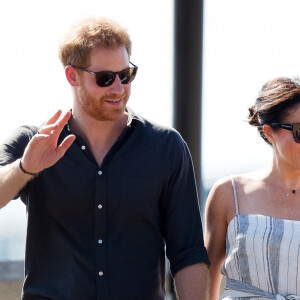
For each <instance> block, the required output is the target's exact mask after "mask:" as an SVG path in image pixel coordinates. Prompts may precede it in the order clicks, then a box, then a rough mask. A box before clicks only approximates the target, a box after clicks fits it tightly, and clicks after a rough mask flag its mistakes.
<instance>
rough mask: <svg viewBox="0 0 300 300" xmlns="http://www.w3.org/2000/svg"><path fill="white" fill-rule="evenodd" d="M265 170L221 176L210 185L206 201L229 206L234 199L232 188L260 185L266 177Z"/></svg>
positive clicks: (250, 187)
mask: <svg viewBox="0 0 300 300" xmlns="http://www.w3.org/2000/svg"><path fill="white" fill-rule="evenodd" d="M266 174H267V171H266V170H257V171H253V172H248V173H242V174H237V175H229V176H226V177H221V178H220V179H218V180H217V181H216V182H215V183H214V184H213V186H212V188H211V190H210V193H209V196H208V201H213V202H216V204H217V205H221V206H225V205H226V204H228V203H229V205H230V206H231V205H232V203H233V201H232V199H234V189H239V190H241V189H242V190H247V189H252V188H253V187H255V186H258V185H260V183H261V182H262V181H263V179H264V178H265V177H266Z"/></svg>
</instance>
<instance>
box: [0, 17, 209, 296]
mask: <svg viewBox="0 0 300 300" xmlns="http://www.w3.org/2000/svg"><path fill="white" fill-rule="evenodd" d="M130 54H131V41H130V38H129V36H128V34H127V32H126V30H125V29H124V28H122V27H121V26H119V25H118V24H116V23H114V22H112V21H109V20H106V19H94V18H91V19H85V20H83V21H82V22H81V23H79V24H78V25H77V26H75V27H74V28H73V29H72V30H71V31H70V32H69V34H68V35H67V36H66V37H65V39H64V40H63V42H62V43H61V45H60V59H61V62H62V64H63V66H64V67H65V74H66V78H67V80H68V82H69V84H70V85H71V87H72V90H73V95H74V97H73V105H72V110H71V111H69V112H67V113H65V114H64V115H63V116H61V111H58V112H57V113H56V114H55V115H54V116H53V117H51V118H50V119H49V120H48V121H47V122H46V123H45V124H44V125H43V126H42V127H39V128H38V127H35V126H24V127H21V128H19V129H18V130H17V131H16V132H15V133H14V134H13V136H12V137H11V138H10V139H9V140H8V141H7V143H5V144H4V145H3V146H2V147H1V149H0V163H1V165H2V167H1V168H0V178H1V179H0V180H1V183H0V205H1V207H2V206H4V205H6V203H8V202H9V201H10V199H12V198H17V197H21V199H22V201H23V202H24V203H25V204H26V206H27V212H28V230H27V242H26V256H25V282H24V288H23V298H22V299H23V300H38V299H53V300H54V299H55V300H60V299H61V300H62V299H68V300H70V299H72V300H89V299H101V300H102V299H103V300H104V299H111V300H122V299H124V300H129V299H130V300H132V299H143V300H145V299H146V300H147V299H149V300H150V299H153V300H154V299H155V300H159V299H164V297H165V288H164V283H165V282H164V281H165V279H164V278H165V250H164V249H165V247H166V254H167V257H168V258H169V260H170V266H171V272H172V275H173V276H174V278H175V284H176V289H177V293H178V297H179V299H180V300H185V299H187V300H193V299H199V300H200V299H201V300H202V299H207V298H206V297H207V295H206V293H207V289H206V285H207V275H208V271H207V264H208V258H207V253H206V250H205V248H204V246H203V237H202V227H201V220H200V214H199V208H198V202H197V192H196V187H195V181H194V174H193V167H192V162H191V158H190V154H189V151H188V149H187V146H186V144H185V142H184V141H183V140H182V138H181V137H180V135H179V134H178V133H177V132H176V131H175V130H173V129H170V128H163V127H161V126H158V125H155V124H153V123H151V122H149V121H147V120H145V119H144V118H142V117H141V116H139V115H137V114H135V113H133V112H132V111H131V110H130V109H129V108H128V107H127V101H128V99H129V96H130V89H131V81H132V80H133V79H134V77H135V75H136V72H137V67H136V66H135V65H134V64H133V63H131V62H130V61H129V57H130Z"/></svg>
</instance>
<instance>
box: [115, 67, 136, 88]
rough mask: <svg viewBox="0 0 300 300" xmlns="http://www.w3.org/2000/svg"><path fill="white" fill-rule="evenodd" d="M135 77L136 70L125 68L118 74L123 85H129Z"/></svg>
mask: <svg viewBox="0 0 300 300" xmlns="http://www.w3.org/2000/svg"><path fill="white" fill-rule="evenodd" d="M135 75H136V68H126V69H124V70H123V71H121V72H120V73H119V77H120V80H121V82H122V83H123V84H128V83H130V82H131V81H132V80H133V79H134V78H135Z"/></svg>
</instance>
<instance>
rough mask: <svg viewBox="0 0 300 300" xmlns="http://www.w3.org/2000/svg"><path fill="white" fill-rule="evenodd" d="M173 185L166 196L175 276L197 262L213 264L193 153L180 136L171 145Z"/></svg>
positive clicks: (167, 235) (169, 253)
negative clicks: (205, 237) (199, 196)
mask: <svg viewBox="0 0 300 300" xmlns="http://www.w3.org/2000/svg"><path fill="white" fill-rule="evenodd" d="M169 152H170V153H169V158H170V160H169V170H170V171H169V185H168V189H167V193H166V196H165V199H164V205H163V212H164V218H163V219H164V220H165V221H164V234H165V239H166V254H167V257H168V259H169V261H170V269H171V273H172V275H173V276H175V273H176V272H178V271H179V270H180V269H182V268H184V267H187V266H189V265H192V264H196V263H200V262H203V263H206V264H209V260H208V255H207V251H206V249H205V247H204V241H203V232H202V223H201V215H200V209H199V203H198V195H197V188H196V182H195V176H194V168H193V164H192V159H191V155H190V152H189V149H188V147H187V145H186V143H185V142H184V141H183V140H182V138H181V137H180V136H179V135H177V138H176V139H175V140H173V141H172V142H171V143H170V148H169Z"/></svg>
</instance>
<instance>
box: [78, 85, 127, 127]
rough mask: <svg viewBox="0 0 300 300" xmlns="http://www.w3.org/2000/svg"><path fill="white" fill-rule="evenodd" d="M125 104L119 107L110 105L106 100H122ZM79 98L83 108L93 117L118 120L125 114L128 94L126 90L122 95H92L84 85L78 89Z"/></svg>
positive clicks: (103, 119) (102, 119) (101, 119)
mask: <svg viewBox="0 0 300 300" xmlns="http://www.w3.org/2000/svg"><path fill="white" fill-rule="evenodd" d="M120 99H122V101H123V104H122V105H121V106H118V107H113V105H111V107H109V104H107V103H105V101H106V100H110V101H113V100H120ZM78 100H79V104H80V106H81V107H82V108H83V110H84V111H85V112H86V113H87V114H88V115H89V116H91V117H92V118H94V119H96V120H98V121H117V120H120V119H121V118H122V117H123V116H124V112H125V108H126V103H127V100H128V95H127V94H126V93H125V92H124V93H123V94H121V95H114V94H113V95H105V96H103V97H101V98H94V97H92V96H91V95H90V94H89V93H88V91H87V90H86V88H85V87H84V86H83V85H82V86H81V87H80V88H79V90H78Z"/></svg>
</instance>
